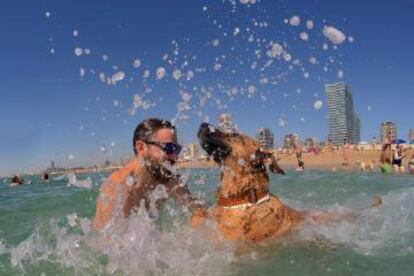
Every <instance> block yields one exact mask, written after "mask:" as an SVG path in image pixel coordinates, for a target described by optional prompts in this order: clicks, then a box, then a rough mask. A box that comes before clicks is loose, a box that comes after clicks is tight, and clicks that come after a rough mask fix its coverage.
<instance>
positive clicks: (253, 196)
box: [217, 188, 269, 209]
mask: <svg viewBox="0 0 414 276" xmlns="http://www.w3.org/2000/svg"><path fill="white" fill-rule="evenodd" d="M268 199H269V192H268V190H267V189H266V190H257V189H254V188H252V189H249V190H247V191H245V192H243V193H242V194H240V195H237V196H233V197H221V196H219V195H217V205H218V206H220V207H223V208H230V209H233V208H246V207H250V206H253V205H254V204H260V203H262V202H264V201H267V200H268Z"/></svg>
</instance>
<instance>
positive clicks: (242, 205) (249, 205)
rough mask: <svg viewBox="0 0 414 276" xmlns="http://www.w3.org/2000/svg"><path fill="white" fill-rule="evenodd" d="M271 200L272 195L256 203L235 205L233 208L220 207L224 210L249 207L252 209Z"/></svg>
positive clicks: (267, 195)
mask: <svg viewBox="0 0 414 276" xmlns="http://www.w3.org/2000/svg"><path fill="white" fill-rule="evenodd" d="M269 199H270V194H266V195H265V196H264V197H262V198H261V199H259V200H258V201H257V202H256V203H250V202H248V203H242V204H238V205H233V206H220V207H222V208H223V209H246V208H248V207H252V206H253V205H259V204H260V203H263V202H266V201H268V200H269Z"/></svg>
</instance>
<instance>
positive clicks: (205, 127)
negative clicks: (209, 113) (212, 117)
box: [200, 123, 210, 130]
mask: <svg viewBox="0 0 414 276" xmlns="http://www.w3.org/2000/svg"><path fill="white" fill-rule="evenodd" d="M209 127H210V125H209V124H207V123H201V124H200V130H202V129H208V128H209Z"/></svg>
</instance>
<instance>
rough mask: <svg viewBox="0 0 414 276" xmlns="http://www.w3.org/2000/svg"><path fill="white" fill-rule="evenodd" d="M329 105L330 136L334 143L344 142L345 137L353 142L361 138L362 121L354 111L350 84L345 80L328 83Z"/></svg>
mask: <svg viewBox="0 0 414 276" xmlns="http://www.w3.org/2000/svg"><path fill="white" fill-rule="evenodd" d="M325 93H326V96H327V105H328V122H329V137H330V138H331V139H332V144H335V145H338V144H342V143H343V141H344V139H347V140H348V141H349V142H351V143H357V142H359V140H360V132H361V130H360V127H361V122H360V119H359V116H358V115H357V114H355V113H354V103H353V99H352V94H351V92H350V89H349V86H348V85H346V84H345V83H344V82H339V83H333V84H326V85H325Z"/></svg>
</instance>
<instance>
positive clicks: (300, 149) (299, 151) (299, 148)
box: [293, 142, 305, 171]
mask: <svg viewBox="0 0 414 276" xmlns="http://www.w3.org/2000/svg"><path fill="white" fill-rule="evenodd" d="M293 149H294V151H295V153H296V159H297V160H298V167H297V168H296V170H297V171H303V170H304V169H305V162H303V159H302V154H303V145H302V144H301V143H300V142H296V143H295V144H294V145H293Z"/></svg>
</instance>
